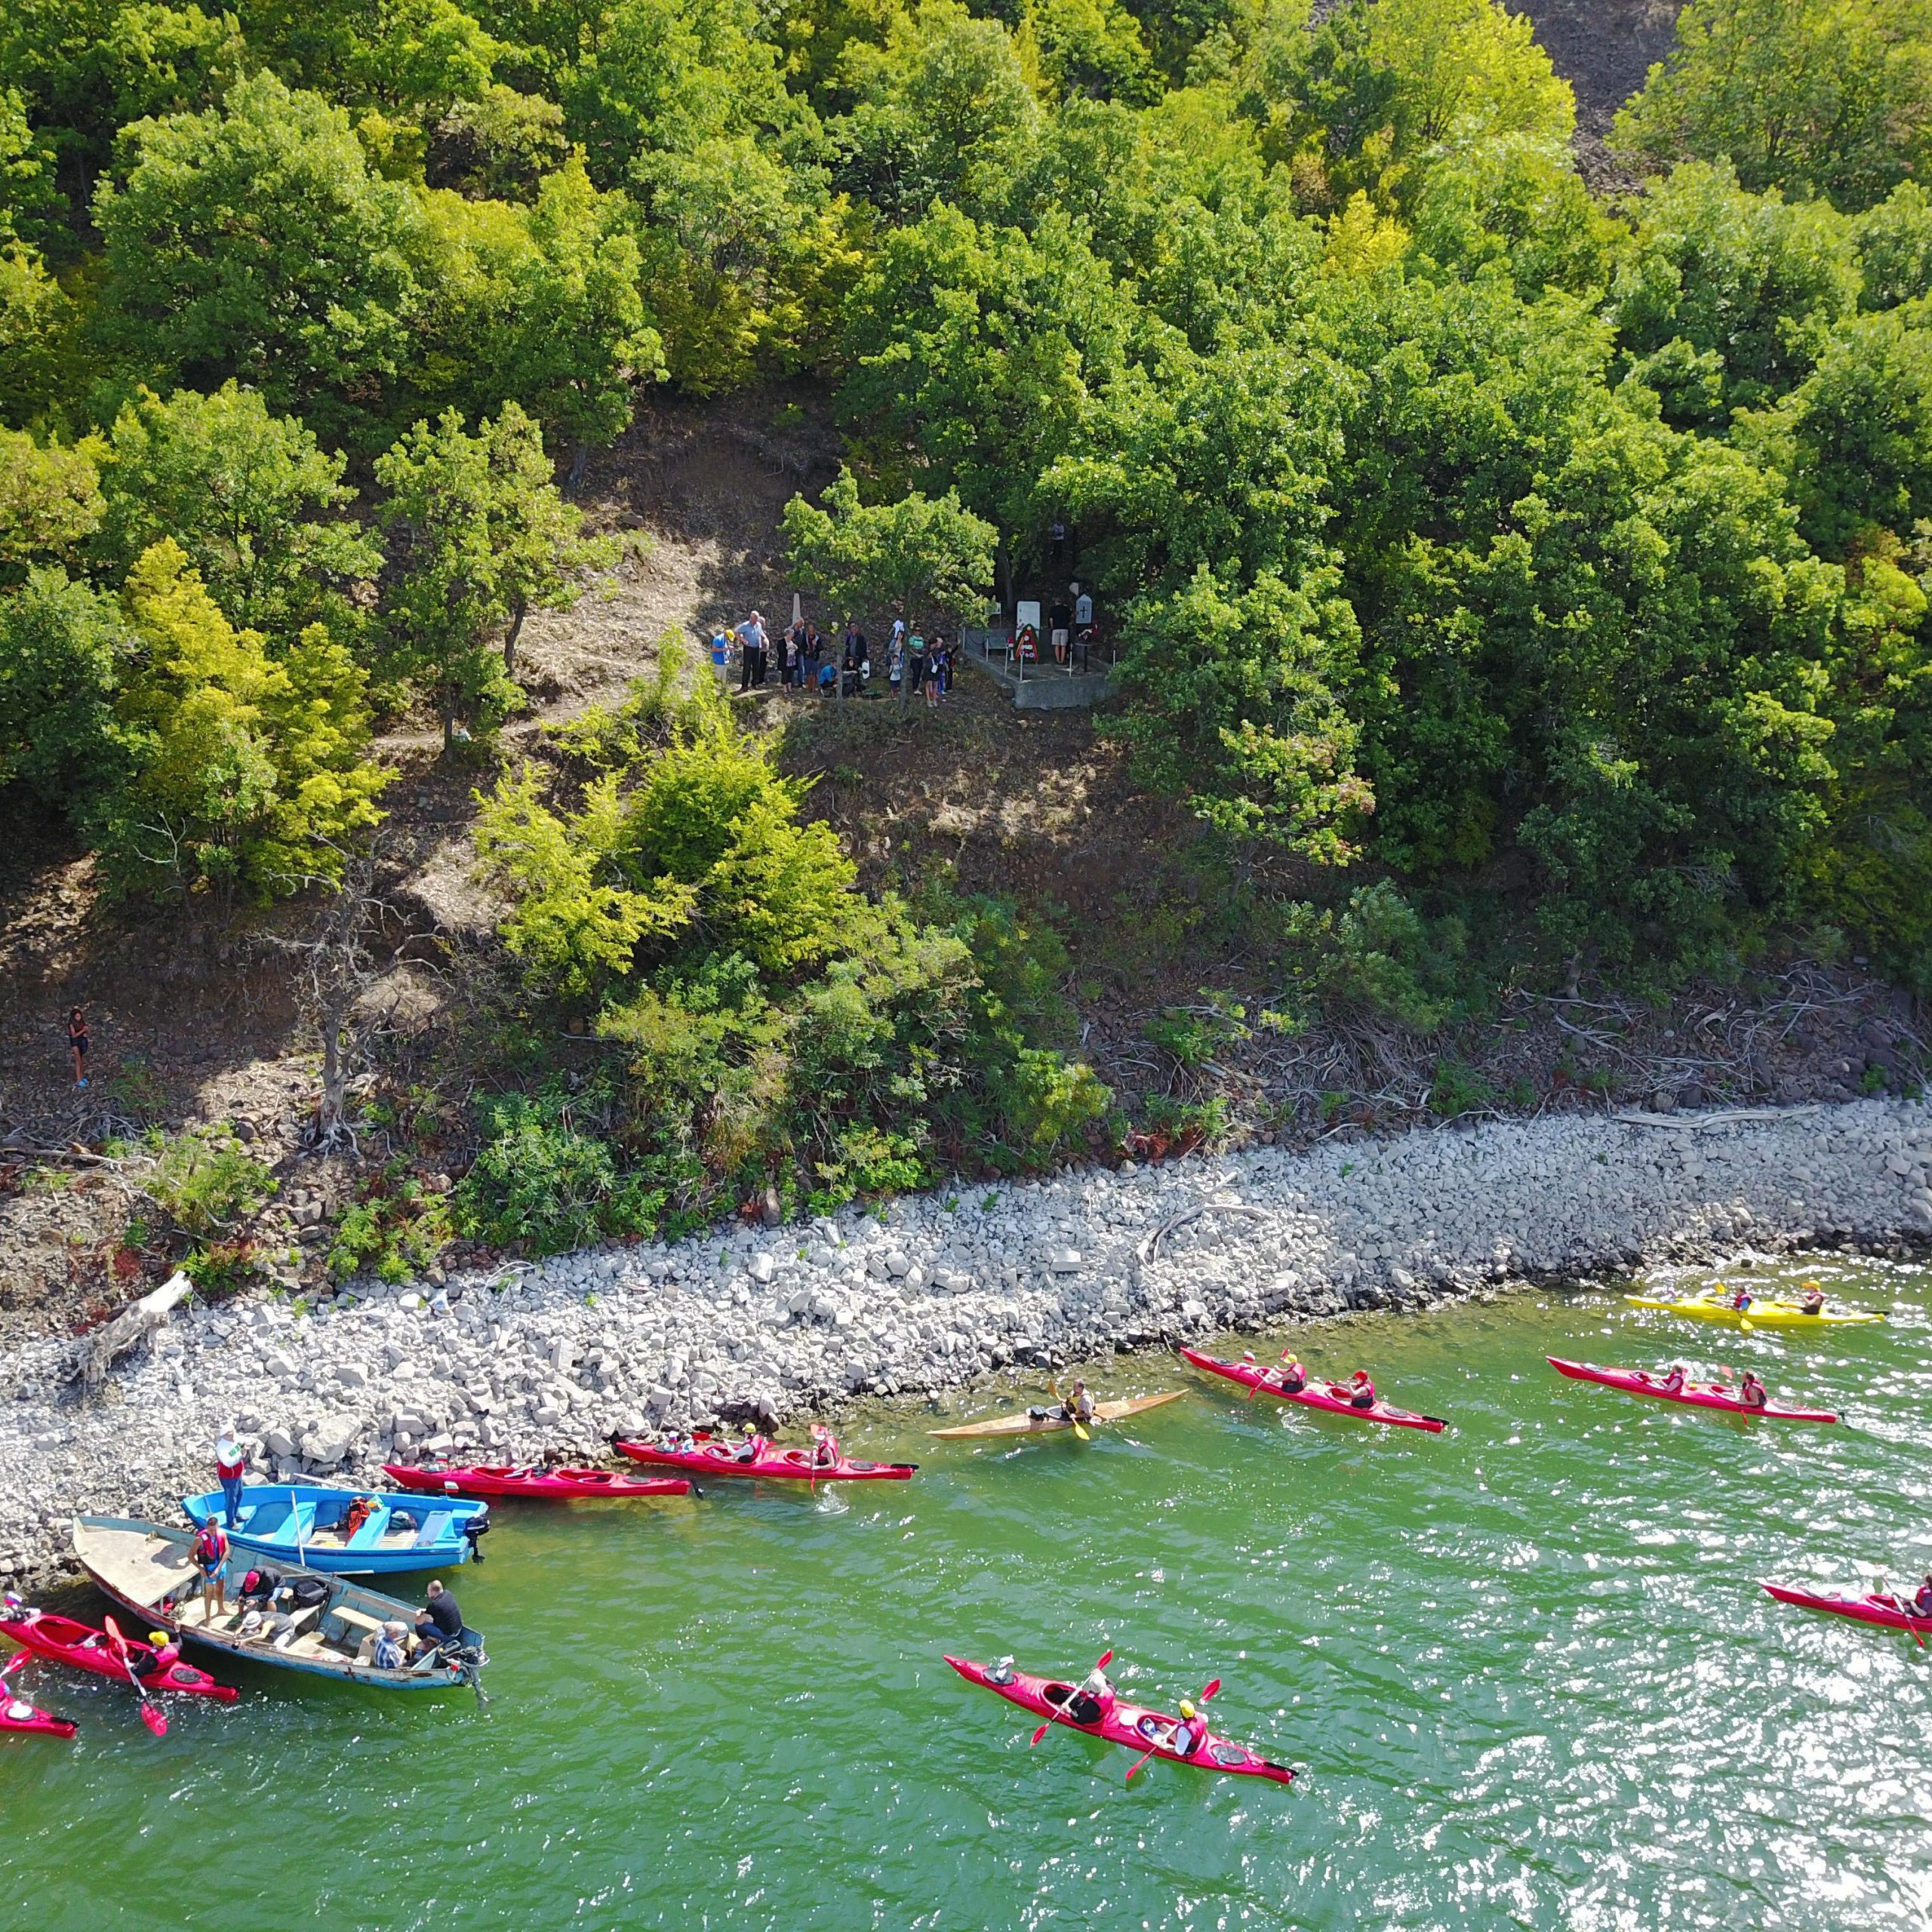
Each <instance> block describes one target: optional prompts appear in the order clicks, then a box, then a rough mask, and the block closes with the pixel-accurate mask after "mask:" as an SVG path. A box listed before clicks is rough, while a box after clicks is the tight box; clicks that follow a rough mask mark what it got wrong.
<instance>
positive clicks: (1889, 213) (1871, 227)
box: [1854, 181, 1932, 309]
mask: <svg viewBox="0 0 1932 1932" xmlns="http://www.w3.org/2000/svg"><path fill="white" fill-rule="evenodd" d="M1854 232H1855V233H1856V235H1857V238H1858V259H1859V263H1860V268H1861V269H1862V270H1863V275H1864V281H1865V287H1864V304H1865V306H1866V308H1868V309H1894V308H1897V306H1898V305H1899V304H1900V303H1901V302H1910V301H1912V300H1914V299H1915V297H1918V296H1921V295H1932V195H1928V194H1927V193H1926V192H1925V190H1924V189H1923V188H1921V186H1919V185H1918V183H1917V182H1916V181H1902V182H1900V184H1899V185H1898V186H1897V187H1896V188H1894V189H1893V190H1892V192H1890V194H1889V195H1887V196H1886V197H1885V198H1884V200H1883V201H1882V202H1880V203H1879V204H1878V206H1877V207H1876V208H1869V209H1868V210H1867V211H1866V212H1865V214H1863V215H1861V216H1860V217H1859V219H1858V220H1857V223H1856V224H1855V225H1854Z"/></svg>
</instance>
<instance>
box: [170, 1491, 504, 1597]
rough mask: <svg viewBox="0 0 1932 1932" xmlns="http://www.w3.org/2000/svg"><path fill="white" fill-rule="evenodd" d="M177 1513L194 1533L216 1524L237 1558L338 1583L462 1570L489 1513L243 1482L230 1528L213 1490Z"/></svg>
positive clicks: (445, 1501) (450, 1504) (440, 1500)
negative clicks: (258, 1559)
mask: <svg viewBox="0 0 1932 1932" xmlns="http://www.w3.org/2000/svg"><path fill="white" fill-rule="evenodd" d="M181 1506H182V1508H183V1509H185V1510H186V1512H188V1515H189V1519H190V1521H192V1522H193V1523H195V1524H196V1525H197V1526H199V1525H200V1524H203V1523H205V1522H206V1521H208V1519H209V1518H211V1517H212V1518H214V1520H215V1521H217V1522H219V1523H220V1524H222V1525H223V1527H224V1528H226V1530H227V1531H228V1540H229V1542H230V1543H232V1545H233V1546H234V1547H235V1549H236V1550H237V1551H240V1552H247V1553H248V1555H251V1556H263V1557H268V1558H273V1559H275V1560H278V1561H281V1562H285V1563H296V1564H300V1565H301V1567H303V1568H304V1569H307V1570H319V1571H323V1572H325V1574H328V1575H331V1576H338V1577H384V1576H393V1575H395V1574H397V1573H398V1572H399V1571H405V1570H443V1569H447V1568H448V1567H450V1566H451V1564H457V1563H466V1562H468V1561H469V1558H470V1557H471V1555H472V1553H473V1552H474V1551H475V1547H476V1539H477V1538H478V1537H479V1536H481V1534H483V1532H484V1531H485V1529H487V1528H488V1527H489V1514H490V1506H489V1504H488V1503H475V1502H470V1501H467V1500H464V1499H463V1498H461V1497H449V1496H438V1497H426V1496H405V1495H399V1494H392V1495H385V1494H382V1493H381V1492H380V1491H374V1490H355V1489H340V1488H337V1487H334V1486H333V1485H331V1484H326V1483H286V1482H274V1483H251V1484H249V1485H248V1487H246V1488H245V1489H244V1490H243V1491H242V1506H241V1508H240V1509H238V1511H237V1512H235V1521H233V1522H232V1523H229V1521H227V1519H226V1507H227V1505H226V1499H225V1498H224V1497H223V1495H222V1493H221V1491H220V1490H218V1489H217V1490H214V1491H211V1493H210V1494H208V1495H206V1496H189V1497H184V1498H183V1500H182V1504H181ZM231 1587H232V1586H231Z"/></svg>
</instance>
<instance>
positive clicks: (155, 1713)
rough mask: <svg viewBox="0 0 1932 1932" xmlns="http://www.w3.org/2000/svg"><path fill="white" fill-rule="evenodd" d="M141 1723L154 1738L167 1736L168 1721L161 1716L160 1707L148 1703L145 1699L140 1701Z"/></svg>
mask: <svg viewBox="0 0 1932 1932" xmlns="http://www.w3.org/2000/svg"><path fill="white" fill-rule="evenodd" d="M141 1721H142V1723H143V1724H146V1726H147V1727H148V1728H149V1730H151V1731H152V1732H153V1733H154V1734H155V1737H166V1736H167V1735H168V1720H167V1718H165V1717H163V1716H162V1714H161V1706H159V1705H158V1704H151V1703H149V1702H148V1700H146V1698H145V1697H143V1699H142V1700H141Z"/></svg>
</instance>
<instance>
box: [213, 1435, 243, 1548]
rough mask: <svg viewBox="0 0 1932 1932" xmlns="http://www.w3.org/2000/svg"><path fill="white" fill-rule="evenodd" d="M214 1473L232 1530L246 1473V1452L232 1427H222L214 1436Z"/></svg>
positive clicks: (240, 1503)
mask: <svg viewBox="0 0 1932 1932" xmlns="http://www.w3.org/2000/svg"><path fill="white" fill-rule="evenodd" d="M214 1473H215V1478H216V1480H217V1481H218V1482H220V1484H221V1500H222V1502H223V1504H224V1505H225V1506H226V1515H227V1518H228V1527H229V1528H230V1529H231V1530H232V1529H233V1528H234V1527H235V1515H236V1514H237V1512H238V1511H239V1510H240V1509H241V1507H242V1478H243V1477H245V1475H247V1474H248V1451H247V1450H245V1448H243V1447H242V1445H241V1444H240V1443H238V1442H237V1441H235V1431H234V1429H233V1428H232V1427H229V1428H226V1429H223V1431H222V1432H221V1434H220V1435H219V1436H218V1437H217V1438H216V1441H215V1445H214Z"/></svg>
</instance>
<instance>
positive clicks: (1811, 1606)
mask: <svg viewBox="0 0 1932 1932" xmlns="http://www.w3.org/2000/svg"><path fill="white" fill-rule="evenodd" d="M1763 1587H1764V1593H1765V1594H1766V1595H1767V1596H1773V1597H1775V1598H1777V1600H1778V1601H1779V1602H1780V1603H1788V1604H1795V1605H1796V1606H1797V1607H1798V1609H1800V1610H1818V1611H1824V1612H1825V1613H1826V1615H1828V1616H1831V1617H1849V1618H1850V1620H1852V1622H1854V1623H1870V1624H1874V1625H1876V1626H1878V1628H1879V1629H1883V1630H1908V1631H1911V1632H1915V1634H1917V1635H1919V1636H1921V1637H1922V1636H1925V1635H1932V1617H1917V1616H1915V1615H1913V1614H1912V1612H1911V1611H1905V1610H1900V1608H1899V1607H1898V1606H1897V1604H1888V1603H1880V1602H1878V1601H1877V1600H1876V1599H1875V1598H1872V1597H1869V1596H1863V1597H1844V1596H1835V1595H1826V1594H1823V1593H1821V1592H1817V1591H1815V1590H1795V1589H1791V1588H1790V1587H1789V1586H1788V1585H1786V1584H1783V1583H1767V1584H1765V1585H1764V1586H1763Z"/></svg>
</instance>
